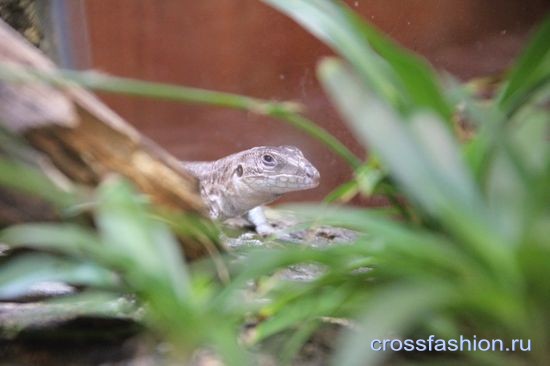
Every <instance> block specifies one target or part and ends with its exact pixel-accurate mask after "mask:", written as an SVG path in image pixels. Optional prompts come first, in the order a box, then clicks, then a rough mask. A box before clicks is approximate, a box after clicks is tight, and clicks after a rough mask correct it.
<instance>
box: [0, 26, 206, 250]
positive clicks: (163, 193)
mask: <svg viewBox="0 0 550 366" xmlns="http://www.w3.org/2000/svg"><path fill="white" fill-rule="evenodd" d="M0 62H3V63H9V64H10V66H11V65H13V66H14V67H33V68H36V69H39V70H42V71H51V72H55V70H56V68H55V65H53V63H52V62H51V61H49V60H48V59H47V58H46V57H45V56H44V55H43V54H42V53H41V52H40V51H39V50H37V49H36V48H34V47H33V46H32V45H30V44H29V43H27V41H26V40H25V39H23V38H22V37H21V36H20V35H19V34H17V33H16V32H15V31H13V30H12V29H11V28H10V27H9V26H8V25H6V24H5V23H4V22H2V21H0ZM0 124H1V125H3V126H4V127H5V128H6V129H8V130H9V131H11V132H14V133H17V134H19V135H21V136H24V137H25V138H26V139H27V140H28V141H29V142H30V144H31V145H32V146H34V147H35V148H36V149H38V150H40V151H42V152H43V153H45V154H46V155H48V156H49V158H50V159H51V161H52V162H53V164H54V165H55V166H56V167H57V169H59V170H60V171H61V172H63V173H64V174H65V175H66V176H67V177H68V178H70V179H71V180H73V181H74V182H77V183H80V184H86V185H96V184H98V183H99V182H100V181H102V180H103V179H104V178H105V176H106V175H107V174H110V173H118V174H121V175H122V176H124V177H126V178H127V179H129V180H131V181H132V182H133V183H134V184H135V185H136V186H137V187H138V188H139V189H140V190H141V191H142V192H144V193H146V194H147V195H149V196H150V197H151V199H152V201H153V202H154V203H155V204H156V205H159V206H160V207H161V208H163V209H166V208H168V209H170V210H173V211H176V212H183V211H193V212H198V213H204V212H205V210H204V207H203V203H202V200H201V198H200V195H199V193H198V187H197V182H196V180H195V179H194V178H193V177H192V176H189V175H188V174H186V172H185V171H183V170H182V168H181V167H180V164H179V162H178V161H177V160H176V159H175V158H174V157H173V156H171V155H170V154H168V153H167V152H166V151H165V150H163V149H162V148H161V147H159V146H158V145H156V144H155V143H153V142H152V141H150V140H148V139H147V138H145V137H143V136H142V135H141V134H140V133H139V132H138V131H137V130H135V129H134V128H133V127H132V126H130V125H129V124H128V123H126V122H125V121H124V120H123V119H122V118H121V117H119V116H118V115H117V114H116V113H114V112H113V111H112V110H111V109H109V108H108V107H107V106H106V105H105V104H103V103H102V102H101V101H100V100H99V99H97V98H96V97H95V96H93V95H92V94H91V93H89V92H87V91H85V90H84V89H82V88H80V87H78V86H63V87H62V88H54V87H52V86H49V85H45V84H43V83H6V82H0ZM189 245H191V244H189ZM184 249H185V252H186V255H188V256H189V255H190V254H191V253H193V254H192V256H193V257H196V256H200V255H203V254H205V253H206V250H203V249H198V248H197V247H196V245H195V246H194V247H193V248H184Z"/></svg>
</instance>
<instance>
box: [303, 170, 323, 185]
mask: <svg viewBox="0 0 550 366" xmlns="http://www.w3.org/2000/svg"><path fill="white" fill-rule="evenodd" d="M306 177H308V178H309V179H311V181H312V182H313V184H315V186H317V185H319V179H320V178H321V175H320V174H319V171H318V170H317V169H315V167H314V166H313V165H310V166H308V167H307V168H306Z"/></svg>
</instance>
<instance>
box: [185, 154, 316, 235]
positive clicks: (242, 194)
mask: <svg viewBox="0 0 550 366" xmlns="http://www.w3.org/2000/svg"><path fill="white" fill-rule="evenodd" d="M182 164H183V167H184V168H185V169H186V170H187V171H189V172H190V173H191V174H192V175H194V176H195V177H196V178H197V179H198V180H199V182H200V191H201V196H202V199H203V200H204V202H205V204H206V205H207V207H208V209H209V213H210V217H211V218H212V219H217V220H225V219H228V218H231V217H237V216H241V215H245V214H248V218H249V219H250V220H251V221H252V223H253V224H255V225H256V230H257V231H258V233H260V234H269V233H271V232H272V229H271V227H270V226H269V224H267V221H266V220H265V217H264V216H263V213H262V212H261V209H259V208H258V207H259V206H261V205H264V204H267V203H269V202H272V201H274V200H275V199H277V198H278V197H280V196H281V195H283V194H284V193H288V192H293V191H301V190H305V189H310V188H314V187H317V186H318V185H319V177H320V176H319V172H318V171H317V169H315V167H314V166H313V165H312V164H311V163H310V162H309V161H308V160H307V159H306V158H305V157H304V155H303V154H302V152H301V151H300V150H299V149H298V148H297V147H294V146H277V147H271V146H259V147H254V148H252V149H249V150H245V151H241V152H239V153H236V154H232V155H229V156H227V157H225V158H222V159H219V160H216V161H211V162H182Z"/></svg>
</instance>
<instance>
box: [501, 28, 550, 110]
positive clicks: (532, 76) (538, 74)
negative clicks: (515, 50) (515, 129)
mask: <svg viewBox="0 0 550 366" xmlns="http://www.w3.org/2000/svg"><path fill="white" fill-rule="evenodd" d="M549 39H550V17H546V19H545V20H544V22H543V23H542V24H541V25H540V27H539V28H538V31H537V32H536V33H535V35H534V37H533V38H532V39H531V41H530V43H529V45H528V46H527V49H526V50H525V51H524V52H523V53H522V54H521V56H520V58H519V60H518V61H517V63H516V66H515V67H514V69H513V71H512V73H511V74H510V76H509V77H508V82H507V83H506V85H505V86H504V88H503V89H502V91H501V93H500V95H499V97H498V104H499V106H500V108H501V109H502V110H503V111H505V112H507V113H511V112H513V111H515V110H516V109H517V108H519V107H520V106H521V105H522V104H523V103H524V101H525V99H526V98H527V97H528V96H529V95H532V93H533V92H534V91H535V90H537V89H538V88H540V87H543V86H544V85H548V83H549V82H550V42H549V41H548V40H549Z"/></svg>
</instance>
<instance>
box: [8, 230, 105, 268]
mask: <svg viewBox="0 0 550 366" xmlns="http://www.w3.org/2000/svg"><path fill="white" fill-rule="evenodd" d="M0 241H2V242H4V243H6V244H8V245H9V246H10V247H25V248H33V249H35V250H42V251H55V252H58V253H62V254H68V255H73V256H80V257H92V258H94V259H96V260H100V259H102V258H109V248H108V247H103V246H102V245H101V244H102V243H101V242H100V241H99V239H98V238H97V236H96V235H95V233H93V232H92V231H90V230H88V229H85V228H83V227H80V226H77V225H74V224H62V223H55V224H21V225H14V226H10V227H8V228H6V229H4V230H2V231H0Z"/></svg>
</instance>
